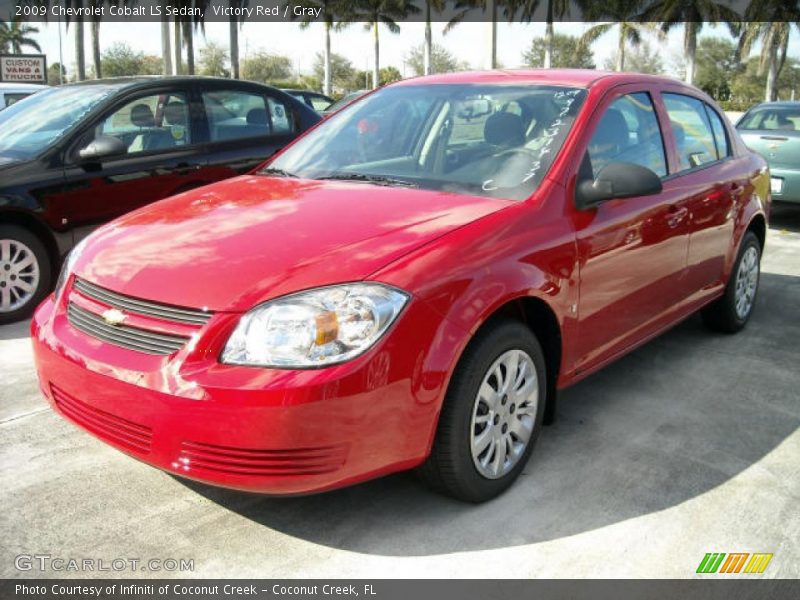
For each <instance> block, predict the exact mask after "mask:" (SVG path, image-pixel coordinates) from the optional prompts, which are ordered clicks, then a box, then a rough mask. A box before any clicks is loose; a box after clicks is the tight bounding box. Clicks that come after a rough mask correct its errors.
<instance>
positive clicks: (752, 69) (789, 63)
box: [731, 56, 800, 105]
mask: <svg viewBox="0 0 800 600" xmlns="http://www.w3.org/2000/svg"><path fill="white" fill-rule="evenodd" d="M759 63H760V59H759V58H758V57H755V56H754V57H753V58H750V59H749V60H748V61H747V63H746V64H745V65H744V66H743V68H742V69H741V70H740V71H739V73H737V74H736V75H735V76H734V77H733V79H732V81H731V99H732V100H736V101H737V103H739V104H744V105H747V104H753V103H756V102H760V101H762V100H763V99H764V88H765V87H766V83H767V72H766V71H765V70H764V69H762V68H760V64H759ZM792 92H794V94H795V97H797V94H798V92H800V62H798V61H797V60H796V59H794V58H791V57H789V58H787V59H786V62H785V64H784V66H783V68H782V69H781V73H780V75H779V76H778V78H777V80H776V81H775V99H776V100H778V99H781V100H790V99H791V98H792Z"/></svg>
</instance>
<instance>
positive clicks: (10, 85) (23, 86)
mask: <svg viewBox="0 0 800 600" xmlns="http://www.w3.org/2000/svg"><path fill="white" fill-rule="evenodd" d="M48 87H50V86H47V85H44V84H41V83H15V82H11V81H1V82H0V90H4V91H9V92H10V91H14V90H18V91H25V92H28V91H39V90H43V89H45V88H48Z"/></svg>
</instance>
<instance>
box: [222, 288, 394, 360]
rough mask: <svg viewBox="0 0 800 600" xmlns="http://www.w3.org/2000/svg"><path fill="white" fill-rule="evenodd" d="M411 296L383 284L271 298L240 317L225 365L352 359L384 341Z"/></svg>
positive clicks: (226, 350) (226, 352)
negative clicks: (385, 335) (379, 341)
mask: <svg viewBox="0 0 800 600" xmlns="http://www.w3.org/2000/svg"><path fill="white" fill-rule="evenodd" d="M408 298H409V296H408V294H406V293H405V292H402V291H400V290H398V289H395V288H393V287H389V286H386V285H382V284H379V283H353V284H344V285H335V286H330V287H325V288H318V289H315V290H310V291H307V292H300V293H299V294H292V295H291V296H284V297H282V298H277V299H275V300H271V301H269V302H266V303H264V304H262V305H261V306H257V307H256V308H254V309H253V310H251V311H250V312H248V313H247V314H245V315H244V316H243V317H242V318H241V320H240V321H239V324H238V325H237V326H236V329H235V330H234V332H233V334H231V337H230V339H229V340H228V343H227V344H226V345H225V349H224V350H223V351H222V362H224V363H228V364H235V365H253V366H264V367H284V368H292V367H294V368H304V367H320V366H325V365H331V364H335V363H340V362H344V361H346V360H350V359H351V358H355V357H356V356H358V355H359V354H362V353H363V352H366V351H367V349H369V348H370V347H371V346H372V345H373V344H375V342H377V341H378V340H379V339H380V337H381V336H382V335H383V334H384V333H385V332H386V330H387V329H388V328H389V326H390V325H391V324H392V322H393V321H394V320H395V318H397V315H399V314H400V311H401V310H402V309H403V306H405V304H406V302H407V301H408Z"/></svg>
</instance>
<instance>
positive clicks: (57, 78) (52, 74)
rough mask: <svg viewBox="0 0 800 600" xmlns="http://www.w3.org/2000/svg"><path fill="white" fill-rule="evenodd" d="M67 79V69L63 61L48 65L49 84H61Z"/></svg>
mask: <svg viewBox="0 0 800 600" xmlns="http://www.w3.org/2000/svg"><path fill="white" fill-rule="evenodd" d="M66 81H67V69H66V68H65V67H64V65H62V64H61V63H53V64H51V65H50V66H49V67H47V85H60V84H61V83H63V82H66Z"/></svg>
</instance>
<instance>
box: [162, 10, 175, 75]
mask: <svg viewBox="0 0 800 600" xmlns="http://www.w3.org/2000/svg"><path fill="white" fill-rule="evenodd" d="M161 60H162V63H163V66H164V70H163V73H164V75H172V48H171V46H170V42H169V21H167V19H161Z"/></svg>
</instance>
